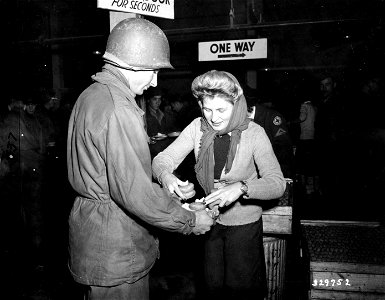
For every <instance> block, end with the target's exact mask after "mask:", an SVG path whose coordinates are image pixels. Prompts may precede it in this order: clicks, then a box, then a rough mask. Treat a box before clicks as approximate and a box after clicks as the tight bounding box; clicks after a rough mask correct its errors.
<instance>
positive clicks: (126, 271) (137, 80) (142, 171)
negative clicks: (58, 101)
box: [67, 18, 213, 300]
mask: <svg viewBox="0 0 385 300" xmlns="http://www.w3.org/2000/svg"><path fill="white" fill-rule="evenodd" d="M103 58H104V60H105V62H106V64H105V65H104V66H103V69H102V71H101V72H99V73H97V74H95V75H94V76H93V77H92V79H93V81H94V83H93V84H91V85H90V86H89V87H88V88H87V89H86V90H85V91H84V92H83V93H82V94H81V95H80V96H79V98H78V100H77V101H76V103H75V105H74V108H73V111H72V114H71V117H70V121H69V132H68V145H67V149H68V152H67V164H68V178H69V181H70V183H71V185H72V187H73V188H74V190H75V191H76V192H77V194H78V196H77V197H76V199H75V202H74V205H73V208H72V211H71V213H70V217H69V226H70V228H69V231H70V233H69V234H70V239H69V249H70V263H69V266H70V270H71V274H72V275H73V277H74V279H75V280H76V281H77V282H79V283H81V284H84V285H87V286H88V287H89V289H88V290H89V292H88V298H89V299H92V300H95V299H116V300H118V299H141V300H146V299H148V298H149V280H148V274H149V271H150V269H151V268H152V266H153V265H154V263H155V260H156V258H157V257H158V256H159V253H158V252H159V249H158V241H157V238H156V237H155V236H154V233H153V230H152V229H153V227H154V226H155V227H159V228H162V229H165V230H168V231H174V232H180V233H184V234H190V233H191V232H192V233H194V234H202V233H205V232H206V231H208V230H210V228H211V225H212V224H213V219H212V218H211V217H210V216H209V215H208V214H207V213H206V211H204V210H203V211H198V212H192V211H187V210H185V209H184V208H182V206H181V205H180V203H179V201H175V200H173V199H172V198H170V197H169V195H168V194H166V192H165V190H163V189H161V187H160V186H159V185H158V184H155V183H153V182H152V172H151V157H150V151H149V147H148V136H147V133H146V130H145V128H144V119H143V116H144V112H143V111H142V110H141V109H140V108H139V106H138V105H137V103H136V101H135V96H136V95H142V94H143V91H144V90H146V89H148V88H149V87H151V86H152V87H155V86H157V74H158V72H159V70H160V69H163V68H172V66H171V64H170V50H169V44H168V41H167V38H166V36H165V34H164V33H163V32H162V31H161V30H160V29H159V28H158V27H157V26H156V25H155V24H153V23H151V22H149V21H147V20H145V19H141V18H138V19H136V18H130V19H125V20H123V21H121V22H119V23H118V24H117V25H116V26H115V27H114V28H113V30H112V31H111V33H110V35H109V37H108V41H107V47H106V51H105V54H104V56H103ZM175 194H176V195H178V196H179V197H181V198H184V199H186V198H190V197H192V196H194V194H195V191H194V187H193V185H192V184H188V183H185V182H180V188H178V189H176V190H175Z"/></svg>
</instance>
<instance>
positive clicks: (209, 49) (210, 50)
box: [198, 39, 267, 61]
mask: <svg viewBox="0 0 385 300" xmlns="http://www.w3.org/2000/svg"><path fill="white" fill-rule="evenodd" d="M198 46H199V49H198V50H199V51H198V52H199V61H211V60H234V59H257V58H267V39H247V40H230V41H215V42H202V43H199V45H198Z"/></svg>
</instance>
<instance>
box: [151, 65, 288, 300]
mask: <svg viewBox="0 0 385 300" xmlns="http://www.w3.org/2000/svg"><path fill="white" fill-rule="evenodd" d="M191 89H192V93H193V95H194V96H195V98H196V99H197V100H198V104H199V106H200V107H201V110H202V113H203V117H201V118H197V119H195V120H194V121H192V122H191V123H190V124H189V125H188V126H187V127H186V128H185V129H184V130H183V131H182V133H181V134H180V136H179V137H178V138H177V139H176V140H175V141H174V142H173V143H172V144H171V145H170V146H169V147H167V148H166V149H165V150H164V151H163V152H161V153H159V154H158V155H157V156H156V157H155V158H154V160H153V165H152V168H153V173H154V175H155V176H156V178H157V179H158V180H159V182H160V183H162V185H163V186H164V187H166V188H167V189H168V190H169V191H170V192H171V193H174V192H175V193H176V194H178V195H179V196H183V193H182V191H181V190H180V189H179V184H180V180H179V179H178V178H176V177H175V176H174V175H173V174H172V172H173V171H174V170H175V169H176V168H177V167H178V165H179V164H180V163H181V162H182V161H183V159H184V158H185V157H186V156H187V154H188V153H189V152H190V151H192V150H194V154H195V157H196V165H195V172H196V176H197V180H198V182H199V184H200V185H201V186H202V188H203V190H204V191H205V193H206V195H208V196H207V197H206V202H208V201H214V202H213V203H212V204H211V207H212V206H213V205H218V206H219V210H220V215H219V218H218V219H217V224H216V225H215V226H214V227H213V229H212V230H211V232H210V233H208V234H207V240H206V241H205V282H206V284H207V288H208V294H209V297H210V299H213V298H218V299H223V298H226V297H229V298H230V299H263V297H264V295H265V293H266V270H265V260H264V250H263V236H262V234H263V232H262V229H263V228H262V218H261V215H262V208H261V207H260V206H259V205H257V204H256V201H255V200H253V199H259V200H268V199H276V198H278V197H280V196H282V194H283V192H284V190H285V186H286V183H285V180H284V177H283V175H282V172H281V169H280V166H279V163H278V161H277V158H276V157H275V155H274V152H273V150H272V146H271V144H270V141H269V138H268V137H267V135H266V133H265V131H264V130H263V128H262V127H260V126H259V125H257V124H255V123H254V122H252V121H250V119H248V118H247V108H246V100H245V97H244V96H243V90H242V88H241V87H240V85H239V83H238V81H237V79H236V78H235V77H234V76H233V75H231V74H230V73H227V72H223V71H216V70H212V71H209V72H207V73H205V74H203V75H200V76H198V77H197V78H195V79H194V81H193V83H192V87H191Z"/></svg>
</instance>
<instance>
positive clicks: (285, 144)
mask: <svg viewBox="0 0 385 300" xmlns="http://www.w3.org/2000/svg"><path fill="white" fill-rule="evenodd" d="M254 122H255V123H257V124H258V125H260V126H262V127H263V128H264V129H265V131H266V134H267V136H268V137H269V139H270V142H271V144H272V146H273V149H274V153H275V155H276V156H277V159H278V162H279V164H280V165H281V169H282V173H283V175H284V176H285V177H286V178H293V176H294V170H293V168H294V154H293V144H292V140H291V137H290V134H289V129H288V126H287V123H286V120H285V118H284V117H283V116H282V114H280V113H279V112H277V111H276V110H274V109H271V108H268V107H266V106H263V105H261V104H256V105H255V116H254Z"/></svg>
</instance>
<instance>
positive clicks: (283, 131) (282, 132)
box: [274, 128, 286, 137]
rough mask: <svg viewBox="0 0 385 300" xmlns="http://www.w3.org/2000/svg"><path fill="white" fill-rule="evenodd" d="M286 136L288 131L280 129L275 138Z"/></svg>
mask: <svg viewBox="0 0 385 300" xmlns="http://www.w3.org/2000/svg"><path fill="white" fill-rule="evenodd" d="M284 134H286V130H283V129H282V128H279V129H278V131H277V132H276V133H275V136H274V137H278V136H280V135H284Z"/></svg>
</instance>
